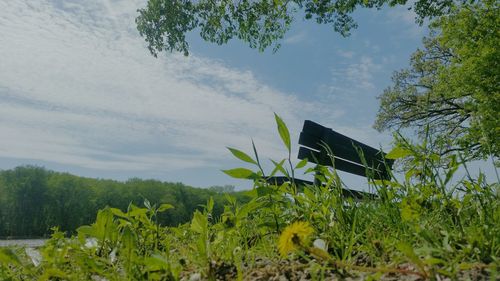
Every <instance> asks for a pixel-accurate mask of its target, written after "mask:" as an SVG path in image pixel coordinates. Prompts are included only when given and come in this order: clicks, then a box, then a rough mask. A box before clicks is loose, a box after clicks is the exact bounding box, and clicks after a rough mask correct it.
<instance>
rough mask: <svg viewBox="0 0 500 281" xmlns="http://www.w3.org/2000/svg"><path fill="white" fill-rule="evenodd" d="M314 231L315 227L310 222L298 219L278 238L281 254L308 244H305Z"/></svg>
mask: <svg viewBox="0 0 500 281" xmlns="http://www.w3.org/2000/svg"><path fill="white" fill-rule="evenodd" d="M313 232H314V229H313V228H312V227H311V226H310V225H309V223H308V222H302V221H298V222H294V223H292V224H291V225H289V226H287V227H286V228H285V230H283V232H282V233H281V235H280V238H279V240H278V250H279V252H280V254H281V255H282V256H283V257H284V256H286V255H287V254H288V253H290V252H292V251H294V250H296V249H297V248H298V247H303V246H306V245H305V244H306V243H307V241H308V239H309V236H310V235H311V234H313Z"/></svg>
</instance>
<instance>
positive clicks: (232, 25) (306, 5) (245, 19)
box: [136, 0, 475, 56]
mask: <svg viewBox="0 0 500 281" xmlns="http://www.w3.org/2000/svg"><path fill="white" fill-rule="evenodd" d="M407 2H409V1H408V0H349V1H348V0H285V1H284V0H273V1H271V0H255V1H253V0H240V1H234V0H220V1H215V0H198V1H191V0H149V1H148V4H147V7H146V8H143V9H139V10H138V12H139V16H138V17H137V19H136V23H137V29H138V30H139V32H140V34H141V35H142V36H144V37H145V39H146V41H147V43H148V44H149V46H148V48H149V51H150V52H151V54H153V55H154V56H156V55H157V54H158V52H160V51H163V50H166V51H179V52H183V53H184V54H185V55H188V53H189V44H188V43H187V41H186V33H188V32H190V31H192V30H195V29H198V30H199V32H200V36H201V37H202V38H203V39H204V40H206V41H209V42H212V43H217V44H219V45H221V44H225V43H227V42H228V41H229V40H230V39H232V38H238V39H240V40H243V41H244V42H246V43H248V44H249V46H250V47H251V48H258V49H259V50H260V51H263V50H264V49H266V48H267V47H269V46H272V45H274V50H277V49H278V48H279V46H280V45H279V42H278V41H279V40H280V39H282V38H283V37H284V35H285V33H286V32H287V31H288V29H289V27H290V24H291V23H292V22H293V20H294V17H296V16H297V15H304V17H305V19H308V20H309V19H314V20H315V21H316V22H317V23H320V24H329V25H332V26H333V29H334V30H335V31H336V32H339V33H340V34H341V35H342V36H348V35H349V34H350V31H351V30H352V29H353V28H356V27H357V24H356V22H355V21H354V20H353V18H352V17H351V14H352V13H353V12H354V11H355V10H356V9H357V8H377V9H380V8H381V7H382V6H384V5H385V4H388V5H389V6H396V5H405V4H406V3H407ZM455 2H475V1H474V0H468V1H467V0H460V1H454V0H416V1H415V2H414V4H413V6H412V8H413V9H414V11H415V13H416V14H417V18H416V21H417V22H419V23H420V24H421V23H422V22H423V20H424V18H432V17H436V16H440V15H442V14H446V13H448V12H449V11H450V9H451V7H452V6H453V4H454V3H455Z"/></svg>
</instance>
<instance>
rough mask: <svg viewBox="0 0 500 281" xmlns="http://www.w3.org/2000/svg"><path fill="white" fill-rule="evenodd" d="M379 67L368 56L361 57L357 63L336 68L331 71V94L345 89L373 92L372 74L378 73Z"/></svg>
mask: <svg viewBox="0 0 500 281" xmlns="http://www.w3.org/2000/svg"><path fill="white" fill-rule="evenodd" d="M380 69H381V66H380V65H379V64H377V63H375V62H373V59H372V58H371V57H368V56H361V57H360V58H359V59H358V60H357V61H355V62H351V63H348V64H346V65H341V66H336V67H335V68H333V69H332V82H331V84H332V86H330V90H331V92H332V93H334V92H335V91H338V90H342V91H345V90H346V89H351V90H353V89H358V90H366V91H368V90H373V89H375V85H374V81H373V80H374V74H375V72H377V71H379V70H380Z"/></svg>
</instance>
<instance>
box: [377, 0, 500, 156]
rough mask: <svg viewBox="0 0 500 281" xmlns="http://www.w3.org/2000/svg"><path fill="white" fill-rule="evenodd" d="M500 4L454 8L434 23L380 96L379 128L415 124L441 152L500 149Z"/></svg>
mask: <svg viewBox="0 0 500 281" xmlns="http://www.w3.org/2000/svg"><path fill="white" fill-rule="evenodd" d="M499 8H500V5H499V3H498V1H490V0H488V1H483V3H477V4H472V5H463V6H461V7H459V8H456V9H453V10H452V11H451V13H450V14H449V15H446V16H443V17H441V18H439V19H438V20H436V21H435V22H434V23H432V24H431V36H430V37H428V38H425V39H424V48H423V49H422V50H417V51H416V52H415V53H414V54H413V56H412V58H411V63H410V67H409V68H408V69H404V70H402V71H399V72H396V73H395V74H394V76H393V82H394V84H393V86H391V87H389V88H387V89H386V90H385V91H384V93H383V94H382V95H381V96H380V101H381V107H380V110H379V113H378V116H377V120H376V123H375V128H377V129H378V130H386V129H399V128H408V127H411V128H416V131H417V132H418V133H419V135H420V136H421V137H423V138H424V137H425V136H426V135H428V134H432V135H433V139H436V140H437V143H436V144H438V145H436V146H435V147H436V148H437V149H438V150H439V152H440V154H446V153H448V152H452V151H455V150H460V151H463V152H467V153H468V154H469V155H468V156H469V157H471V158H481V157H485V156H487V155H493V156H495V157H497V158H498V156H499V155H500V139H499V138H498V136H500V110H499V109H500V91H499V86H500V76H499V75H500V65H499V61H500V48H498V46H500V10H499Z"/></svg>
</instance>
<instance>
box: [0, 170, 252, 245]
mask: <svg viewBox="0 0 500 281" xmlns="http://www.w3.org/2000/svg"><path fill="white" fill-rule="evenodd" d="M231 194H232V195H233V196H235V197H236V198H237V199H238V201H240V202H246V201H248V200H249V199H248V197H247V196H246V195H244V194H243V193H231ZM210 197H213V199H214V202H215V205H214V215H216V216H218V215H220V214H221V213H222V212H223V202H224V200H225V199H224V194H222V193H220V192H218V191H214V190H207V189H200V188H193V187H189V186H186V185H183V184H181V183H168V182H160V181H156V180H141V179H130V180H128V181H126V182H118V181H113V180H102V179H92V178H83V177H78V176H74V175H71V174H68V173H57V172H52V171H47V170H45V169H44V168H40V167H32V166H27V167H17V168H15V169H13V170H7V171H1V172H0V237H6V236H16V237H21V236H31V237H34V236H45V235H48V234H49V233H51V230H50V229H51V228H52V227H55V226H57V227H58V228H59V230H61V231H66V232H71V233H72V232H74V231H75V230H76V229H77V228H78V227H79V226H81V225H84V224H89V223H90V222H92V220H93V219H94V218H95V216H96V214H97V212H98V211H99V210H100V209H102V208H104V207H106V206H109V207H114V208H118V209H121V210H127V208H128V207H129V205H130V203H133V204H134V205H136V206H142V204H143V202H144V201H145V200H148V201H149V202H150V203H151V205H155V204H156V206H159V205H160V204H163V203H168V204H171V205H173V206H174V208H173V209H171V210H168V211H167V212H162V213H159V214H158V216H157V219H158V223H160V224H162V225H169V226H175V225H178V224H180V223H184V222H187V221H189V220H190V219H191V217H192V215H193V212H194V211H195V210H197V209H200V208H201V207H200V206H201V205H202V204H205V203H206V202H207V200H208V199H209V198H210Z"/></svg>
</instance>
